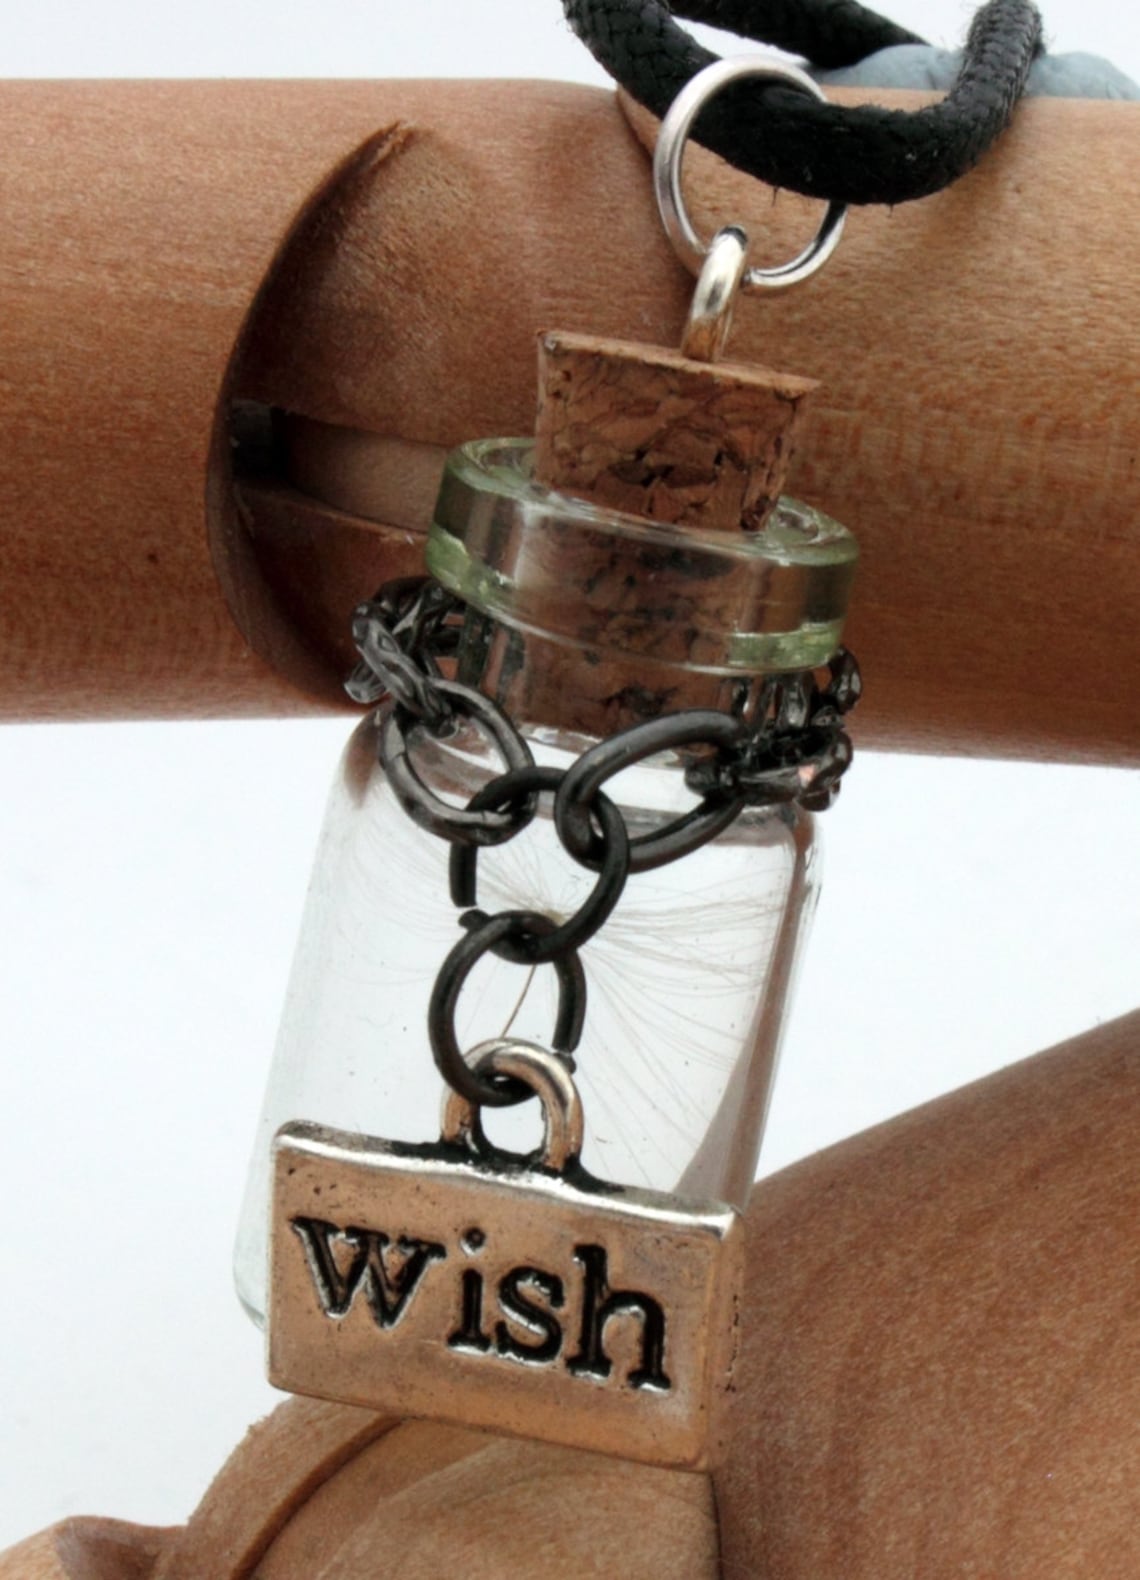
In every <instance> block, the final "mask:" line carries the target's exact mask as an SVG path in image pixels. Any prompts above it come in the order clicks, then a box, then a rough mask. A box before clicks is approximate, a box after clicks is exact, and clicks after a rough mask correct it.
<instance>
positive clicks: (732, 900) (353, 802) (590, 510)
mask: <svg viewBox="0 0 1140 1580" xmlns="http://www.w3.org/2000/svg"><path fill="white" fill-rule="evenodd" d="M531 456H532V451H531V447H530V445H529V444H528V443H527V442H525V441H522V440H486V441H482V442H479V443H476V444H472V445H466V446H464V447H462V448H461V449H459V450H457V451H455V452H453V453H452V455H451V456H450V457H449V459H448V462H447V465H446V468H445V472H444V477H443V482H442V487H441V490H440V494H439V500H438V503H437V507H436V512H435V518H434V523H433V526H432V531H431V536H430V538H429V544H428V567H429V569H430V571H431V572H432V574H433V575H434V576H435V577H436V578H437V579H438V580H439V581H441V582H442V583H443V584H444V585H446V586H447V587H449V588H450V589H451V590H452V591H453V592H455V593H457V594H458V595H459V597H460V598H462V599H463V600H464V602H465V604H466V606H467V614H466V618H465V625H464V629H463V635H462V639H461V645H460V650H459V654H458V660H457V666H458V668H457V678H458V679H459V680H461V681H463V682H465V683H466V684H468V685H472V686H476V687H478V688H479V689H480V690H482V691H483V692H484V693H485V694H486V695H488V696H490V697H492V698H493V699H494V700H495V701H496V702H498V703H499V704H500V705H501V706H502V707H503V708H505V710H506V711H507V712H508V714H509V715H510V717H511V718H512V720H513V721H514V722H515V724H516V725H517V726H518V727H519V728H520V730H521V731H522V733H523V734H524V736H525V737H526V738H527V740H528V744H529V745H530V747H531V749H532V751H533V753H534V756H535V759H536V761H537V762H538V763H540V764H542V765H551V766H555V767H568V766H569V765H570V764H571V763H572V762H573V761H574V759H575V757H576V756H577V755H578V754H579V753H580V752H581V751H582V750H583V749H584V748H585V747H587V746H589V745H590V744H592V742H594V741H595V740H598V739H601V738H604V737H608V736H609V735H612V734H614V733H615V732H617V731H619V730H622V729H625V728H627V727H628V726H630V725H632V724H635V723H638V722H640V721H642V720H644V719H646V718H652V717H657V716H658V715H660V714H662V713H670V712H675V711H678V710H680V709H683V708H690V707H716V708H720V709H722V710H725V711H727V710H729V709H732V710H734V711H736V712H738V713H743V714H744V716H745V717H747V716H748V709H749V707H750V705H751V704H752V702H754V700H755V699H756V697H757V696H758V693H759V687H760V684H761V679H762V677H763V676H764V675H765V674H771V673H773V672H779V673H787V672H790V671H796V670H807V669H813V668H816V667H818V666H819V665H820V664H823V663H825V662H826V661H827V660H828V659H829V658H830V657H831V656H832V654H833V653H834V652H835V650H836V648H837V647H838V646H839V642H840V636H841V631H842V623H843V616H844V613H845V610H846V605H847V597H848V592H849V588H850V583H851V578H852V574H853V571H854V564H855V558H856V553H857V550H856V546H855V542H854V539H853V538H852V537H851V535H850V534H849V533H848V532H847V531H846V530H845V529H844V528H843V527H841V526H839V525H838V524H837V523H835V522H833V521H830V520H829V519H828V518H827V517H825V516H823V515H821V514H819V513H818V512H816V511H814V510H811V509H809V508H808V507H806V506H803V505H799V504H797V503H795V502H793V501H790V500H782V501H781V502H780V504H779V505H778V507H777V508H776V510H775V511H774V512H773V514H772V516H771V517H770V518H769V520H768V522H767V524H766V526H765V527H764V528H763V529H761V530H759V531H756V532H752V533H747V534H746V533H743V532H741V533H733V534H730V533H725V532H711V531H702V530H696V529H693V528H689V527H677V526H672V525H670V526H666V525H662V524H660V523H655V522H652V521H647V520H643V519H641V518H638V517H633V516H628V515H622V514H620V513H618V512H615V511H611V510H604V509H600V508H598V507H597V506H595V505H591V504H589V503H586V502H584V501H582V500H579V499H575V498H571V497H569V496H566V495H561V494H557V493H554V492H552V491H550V490H549V489H546V488H543V487H540V486H539V485H537V484H536V483H534V482H533V480H532V478H531ZM378 718H379V715H378V714H376V713H374V714H372V715H370V716H369V717H368V718H366V719H365V720H364V721H363V722H362V723H361V724H360V725H359V726H358V728H357V729H356V731H355V733H354V734H353V736H352V738H351V739H350V741H349V743H348V746H347V748H346V751H345V754H344V757H343V760H342V762H341V765H340V769H339V772H338V774H337V778H336V782H335V784H334V786H333V790H332V794H331V798H330V802H329V807H328V812H327V816H326V819H325V825H324V830H323V833H322V836H321V841H320V845H319V848H318V851H317V856H316V862H315V866H314V871H313V877H312V882H311V886H310V890H309V897H308V901H307V904H306V910H305V915H304V919H303V922H302V927H301V934H300V940H299V943H298V947H297V953H296V957H295V961H294V965H293V972H292V977H291V981H290V986H289V991H288V996H287V1000H286V1005H285V1010H284V1015H283V1018H282V1023H281V1029H280V1034H279V1038H278V1043H277V1049H276V1053H275V1056H274V1061H273V1067H272V1072H271V1076H270V1081H269V1087H268V1092H267V1095H266V1099H265V1104H264V1109H263V1112H262V1117H261V1123H260V1126H259V1131H258V1135H257V1140H256V1145H255V1151H254V1157H253V1162H252V1165H251V1169H250V1176H249V1183H248V1187H247V1192H246V1200H245V1205H244V1209H243V1215H242V1223H241V1229H240V1232H239V1238H238V1247H237V1258H236V1278H237V1285H238V1291H239V1294H240V1296H241V1299H242V1301H243V1303H244V1304H245V1306H246V1307H247V1309H248V1310H249V1311H250V1313H251V1314H252V1315H253V1316H254V1317H255V1319H256V1320H259V1321H260V1320H261V1319H262V1315H263V1313H264V1310H265V1279H266V1224H267V1213H268V1208H267V1187H268V1170H269V1155H270V1144H271V1141H272V1138H273V1135H274V1133H275V1132H276V1131H277V1129H278V1128H279V1126H281V1125H282V1124H284V1123H286V1122H288V1121H291V1120H310V1121H313V1122H316V1123H320V1124H326V1125H330V1126H334V1127H337V1128H339V1129H342V1130H349V1131H353V1132H357V1133H363V1134H369V1135H376V1136H381V1137H383V1138H384V1139H385V1140H399V1141H412V1142H416V1141H429V1140H434V1139H435V1138H436V1137H437V1136H438V1133H439V1113H440V1102H441V1097H442V1095H443V1094H442V1083H441V1080H440V1077H439V1075H438V1073H437V1071H436V1069H435V1066H434V1064H433V1061H432V1057H431V1053H430V1050H429V1044H428V1035H427V1013H428V1001H429V997H430V995H431V991H432V987H433V985H434V983H435V979H436V976H437V974H438V972H439V968H440V965H441V964H442V962H443V960H444V957H445V956H446V954H447V953H448V951H449V950H450V948H451V947H452V945H453V944H454V943H455V941H456V939H457V938H458V937H459V935H460V934H459V927H458V913H457V911H456V908H455V906H454V905H453V904H452V902H451V899H450V895H449V889H448V854H449V847H448V846H447V844H446V843H445V842H444V841H443V840H441V839H440V838H438V837H437V836H435V835H432V834H430V833H428V832H426V831H425V830H423V829H422V828H420V827H419V826H418V825H417V824H416V823H414V822H413V821H412V820H411V819H410V818H409V817H408V815H407V814H406V813H405V811H404V810H403V809H402V808H401V806H400V805H399V804H398V802H397V800H396V798H395V796H394V794H393V793H392V790H391V788H390V787H389V785H388V783H387V781H386V778H385V774H384V770H383V768H382V767H381V764H380V761H379V754H378V738H379V728H378ZM409 746H410V752H411V755H412V758H413V760H414V762H415V766H416V769H417V771H418V773H419V775H420V777H421V778H422V779H423V780H424V781H425V782H426V783H427V784H428V785H429V787H430V788H431V789H433V790H434V791H435V792H436V793H437V794H439V795H441V796H442V797H443V798H444V799H446V800H448V801H450V802H452V803H453V804H455V805H457V806H462V805H465V804H466V803H467V801H468V800H469V799H470V797H471V796H472V795H474V794H475V793H476V791H478V790H479V789H480V788H482V786H483V785H485V784H486V783H487V782H488V780H489V779H491V778H493V777H495V776H496V775H497V774H498V773H500V772H501V771H502V764H501V762H500V761H499V759H498V757H497V756H496V754H495V752H494V751H493V749H492V748H491V746H490V745H489V744H488V742H487V741H486V740H485V739H484V737H483V736H482V735H481V734H480V732H479V730H478V729H477V728H476V727H475V726H473V725H470V726H466V727H462V728H459V729H457V730H456V731H455V732H454V733H452V734H450V735H445V736H443V737H439V738H437V737H433V736H432V734H431V733H430V732H429V731H428V729H427V727H426V726H423V725H419V726H416V727H415V728H414V729H412V730H411V732H410V736H409ZM684 768H685V761H684V760H683V759H682V757H681V756H680V755H672V754H670V755H665V756H662V757H659V758H652V759H649V760H646V761H644V762H641V763H638V764H636V765H635V766H633V767H631V768H628V769H626V770H625V771H624V772H623V773H621V774H620V775H618V776H617V777H615V778H613V779H612V780H610V781H609V782H608V783H607V785H606V791H607V794H609V795H610V796H611V797H612V799H613V800H615V801H616V802H617V804H618V805H619V806H620V807H621V809H622V811H623V813H624V816H625V819H626V822H627V825H628V827H629V832H630V835H631V836H637V835H640V834H644V833H648V832H651V831H652V830H654V829H655V828H659V827H661V826H662V825H663V824H665V823H667V822H670V821H672V820H673V819H675V818H676V817H677V816H678V815H680V814H682V813H684V812H686V811H687V810H689V809H690V808H691V807H692V806H693V805H694V804H695V800H696V798H695V797H694V796H693V795H692V794H691V793H690V792H689V790H688V789H687V788H686V785H685V778H684ZM478 882H479V897H478V898H479V905H480V907H481V908H482V909H483V910H485V911H487V912H490V913H494V912H497V911H500V910H528V911H541V912H543V913H545V914H547V915H550V916H552V917H554V918H555V919H556V920H559V921H561V920H564V919H565V918H566V917H568V916H569V915H571V914H572V913H573V912H574V911H575V910H576V909H577V908H578V906H579V905H580V903H581V901H582V899H583V898H584V896H585V894H586V893H587V892H588V891H589V889H590V888H591V886H592V884H593V882H594V874H593V873H592V872H590V871H587V870H585V869H584V868H582V867H580V866H578V865H576V863H575V862H574V861H573V860H572V859H571V857H570V856H568V855H567V854H566V852H565V851H564V850H563V848H562V845H561V843H560V841H559V839H558V836H557V833H556V831H555V829H554V825H553V821H552V818H551V806H550V801H549V798H548V797H543V799H542V802H541V804H540V810H539V814H538V816H537V817H536V818H535V819H534V821H533V822H532V823H531V824H530V825H529V826H528V827H527V828H526V829H525V830H524V831H523V832H522V833H520V834H519V835H518V836H517V837H515V838H513V839H511V840H510V841H509V842H507V843H505V844H502V845H498V846H493V847H490V848H488V849H485V850H482V851H481V852H480V857H479V869H478ZM814 893H815V862H814V842H813V819H812V816H811V814H810V813H808V812H805V811H803V810H801V809H799V808H797V807H793V806H787V805H783V806H779V807H762V808H748V809H746V810H744V811H743V812H742V813H741V815H740V816H739V817H738V818H737V819H736V821H735V822H734V823H733V824H732V825H731V826H730V827H729V828H728V829H727V830H726V831H725V832H724V833H722V834H720V835H719V836H718V837H717V839H715V840H714V841H712V842H710V843H709V844H707V845H705V846H703V847H702V848H701V849H700V850H697V851H695V852H693V853H692V854H690V855H688V856H686V857H684V858H682V859H680V860H678V861H676V862H673V863H672V864H670V865H667V866H662V867H660V868H657V869H656V870H653V871H648V872H643V873H638V874H635V875H632V876H631V877H630V878H629V881H628V882H627V884H626V887H625V890H624V892H623V894H622V897H621V899H620V901H619V903H618V905H617V908H616V910H615V911H614V913H613V914H612V916H610V918H609V919H608V921H607V922H606V923H605V925H604V927H603V928H602V929H601V930H600V931H599V932H598V933H597V934H596V935H595V936H594V937H593V938H592V939H591V940H590V941H589V942H588V943H587V944H585V945H584V946H583V948H582V951H581V959H582V964H583V966H584V968H585V972H586V979H587V989H588V1002H587V1009H586V1017H585V1029H584V1032H583V1035H582V1039H581V1042H580V1044H579V1046H578V1048H577V1049H576V1051H575V1062H576V1074H575V1080H576V1082H577V1085H578V1089H579V1091H580V1093H581V1096H582V1101H583V1105H584V1109H585V1119H586V1139H585V1146H584V1150H583V1153H582V1161H583V1163H584V1165H585V1166H586V1168H587V1169H589V1170H590V1171H591V1172H592V1173H594V1174H595V1175H597V1176H599V1177H600V1178H602V1179H606V1180H611V1181H614V1182H619V1183H622V1184H628V1185H635V1186H637V1185H641V1186H645V1187H650V1188H653V1189H656V1190H667V1191H673V1192H675V1193H676V1194H678V1195H679V1196H682V1197H689V1198H692V1199H694V1200H698V1199H699V1200H702V1201H709V1200H718V1201H723V1202H727V1203H730V1204H732V1205H736V1206H742V1205H743V1204H744V1201H745V1198H746V1196H747V1193H748V1191H749V1188H750V1186H751V1183H752V1179H753V1177H754V1174H755V1171H756V1161H757V1156H758V1153H759V1148H760V1140H761V1134H762V1131H763V1124H764V1117H765V1113H766V1109H767V1105H768V1098H769V1093H770V1091H771V1085H772V1076H773V1072H774V1068H775V1063H776V1057H777V1052H778V1048H779V1043H780V1035H781V1030H782V1027H783V1024H784V1020H785V1014H786V1010H787V1004H788V997H789V992H790V989H791V985H792V980H793V976H794V972H795V966H796V959H797V955H798V952H799V948H800V945H801V942H802V939H803V934H804V931H805V923H806V921H807V919H808V917H809V916H810V913H811V909H812V904H813V901H814ZM556 1005H557V986H556V979H555V972H554V970H553V968H552V967H551V966H548V965H543V966H539V967H537V968H534V969H530V968H527V967H523V966H518V965H513V964H510V963H508V962H505V961H500V960H498V959H495V958H493V957H491V956H488V957H486V958H485V959H484V960H483V961H481V962H480V964H479V965H478V966H477V968H476V969H475V971H474V973H473V974H472V976H471V978H470V980H469V981H468V983H467V985H466V987H465V988H464V991H463V994H462V997H461V999H460V1004H459V1010H458V1015H457V1028H458V1033H459V1040H460V1046H461V1047H462V1048H464V1049H467V1050H470V1049H473V1048H474V1047H475V1046H476V1045H477V1044H478V1043H480V1042H482V1041H484V1040H486V1039H489V1038H493V1037H498V1036H502V1035H504V1034H506V1033H507V1032H508V1031H509V1033H510V1035H511V1036H513V1037H522V1038H526V1039H528V1040H531V1041H535V1042H538V1043H541V1044H543V1045H544V1046H549V1044H550V1040H551V1031H552V1027H553V1025H554V1018H555V1011H556ZM534 1109H535V1105H534V1104H532V1103H523V1104H520V1105H519V1106H517V1107H515V1108H509V1109H495V1110H490V1111H488V1110H485V1111H484V1114H483V1119H484V1123H485V1126H486V1129H487V1132H488V1135H489V1137H490V1139H491V1140H492V1141H493V1142H496V1143H498V1144H499V1145H502V1146H505V1147H508V1148H510V1149H512V1150H516V1151H527V1150H529V1149H530V1148H532V1147H534V1146H535V1145H536V1144H537V1142H538V1140H539V1121H538V1117H537V1115H536V1113H535V1112H534V1111H533V1110H534Z"/></svg>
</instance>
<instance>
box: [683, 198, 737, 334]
mask: <svg viewBox="0 0 1140 1580" xmlns="http://www.w3.org/2000/svg"><path fill="white" fill-rule="evenodd" d="M747 257H748V237H747V236H746V235H745V234H744V232H743V231H742V230H741V228H740V226H739V225H726V226H725V227H724V229H723V230H718V231H717V233H716V235H715V236H714V237H713V239H712V242H711V244H710V245H709V250H708V252H707V253H706V254H705V261H704V264H703V265H702V267H701V272H700V275H699V276H698V278H697V287H696V290H695V291H694V292H693V300H692V303H691V305H690V307H689V317H688V319H687V321H686V323H685V330H684V333H683V334H682V336H681V355H682V356H683V357H691V358H692V360H693V361H694V362H716V361H717V360H718V359H719V358H720V354H721V352H722V351H723V350H724V343H725V341H726V340H727V339H728V332H729V330H730V329H731V328H732V314H733V309H734V308H735V307H736V293H737V291H739V289H740V283H741V281H742V280H743V279H744V275H745V268H746V265H745V260H746V259H747Z"/></svg>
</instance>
